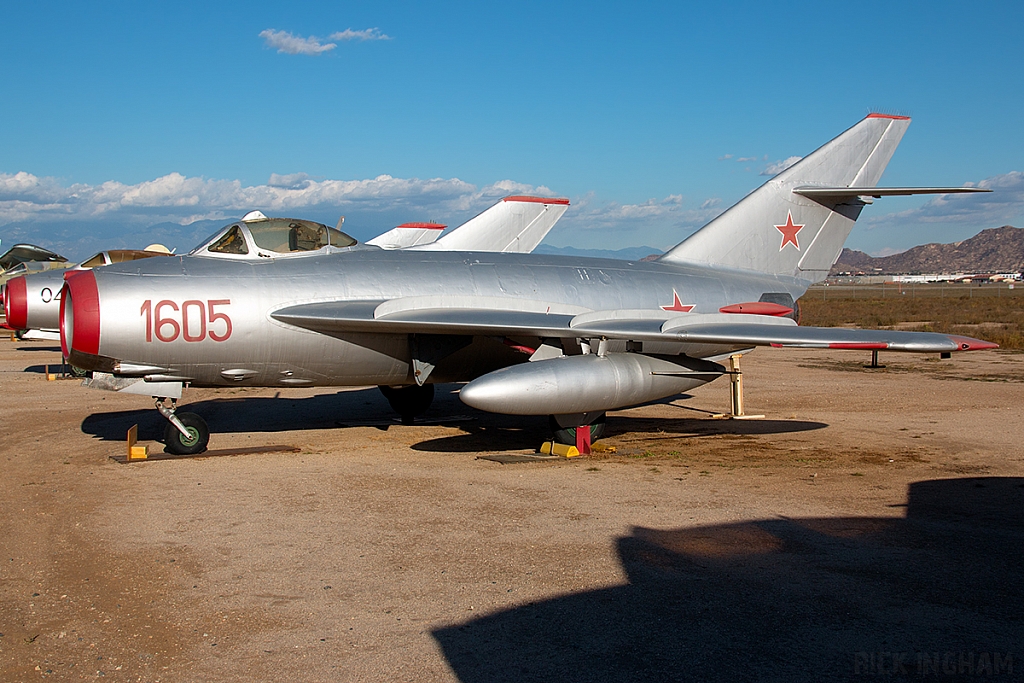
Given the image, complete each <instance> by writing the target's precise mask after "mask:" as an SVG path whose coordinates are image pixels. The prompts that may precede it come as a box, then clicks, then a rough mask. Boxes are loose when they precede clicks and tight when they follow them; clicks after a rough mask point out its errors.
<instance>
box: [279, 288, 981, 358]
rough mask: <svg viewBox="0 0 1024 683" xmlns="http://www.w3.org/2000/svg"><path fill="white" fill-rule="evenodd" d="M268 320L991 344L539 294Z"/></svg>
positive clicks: (437, 329) (904, 345) (328, 308)
mask: <svg viewBox="0 0 1024 683" xmlns="http://www.w3.org/2000/svg"><path fill="white" fill-rule="evenodd" d="M271 317H273V318H274V319H275V320H278V321H280V322H282V323H286V324H289V325H294V326H296V327H301V328H304V329H307V330H311V331H313V332H319V333H322V334H345V333H352V332H370V333H380V334H449V335H452V334H455V335H506V336H530V337H539V338H547V339H559V338H565V339H568V338H578V339H610V340H626V341H641V342H642V341H652V342H682V343H694V344H702V345H707V344H720V345H723V346H737V345H742V346H774V347H797V348H820V349H829V348H830V349H873V350H889V351H912V352H930V353H936V352H938V353H949V352H952V351H968V350H976V349H985V348H994V347H995V346H996V344H991V343H989V342H985V341H981V340H978V339H971V338H969V337H960V336H956V335H948V334H941V333H936V332H904V331H898V330H862V329H849V328H842V327H802V326H799V325H797V324H796V323H795V322H794V321H792V320H791V319H789V318H778V317H771V316H764V315H749V314H742V313H711V314H697V313H686V314H683V315H678V314H672V313H668V312H661V311H648V310H635V311H630V310H609V311H588V310H585V309H582V308H579V307H572V306H566V305H564V304H555V303H547V302H543V301H517V302H515V303H514V306H510V305H509V302H508V301H507V300H502V299H494V300H490V299H489V298H487V297H459V298H458V300H450V299H447V298H445V297H409V298H407V299H392V300H388V301H339V302H320V303H309V304H300V305H296V306H288V307H285V308H282V309H279V310H277V311H275V312H274V313H272V314H271Z"/></svg>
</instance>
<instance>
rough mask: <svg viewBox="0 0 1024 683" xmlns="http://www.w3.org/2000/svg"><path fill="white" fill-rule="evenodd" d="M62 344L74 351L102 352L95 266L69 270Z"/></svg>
mask: <svg viewBox="0 0 1024 683" xmlns="http://www.w3.org/2000/svg"><path fill="white" fill-rule="evenodd" d="M60 345H61V348H62V350H63V351H64V355H65V356H70V355H71V351H77V352H78V353H84V354H88V355H90V356H98V355H99V352H100V295H99V291H98V290H97V288H96V276H95V275H93V273H92V271H91V270H82V271H78V272H76V273H69V274H68V275H67V277H66V278H65V285H64V296H63V298H62V299H61V302H60Z"/></svg>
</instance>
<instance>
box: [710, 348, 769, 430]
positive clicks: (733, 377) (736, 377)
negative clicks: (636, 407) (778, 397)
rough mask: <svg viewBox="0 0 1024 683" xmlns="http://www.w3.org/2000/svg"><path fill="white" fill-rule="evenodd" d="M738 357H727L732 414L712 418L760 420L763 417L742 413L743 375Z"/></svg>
mask: <svg viewBox="0 0 1024 683" xmlns="http://www.w3.org/2000/svg"><path fill="white" fill-rule="evenodd" d="M740 356H741V354H738V353H737V354H734V355H732V356H729V389H730V401H729V402H730V404H731V405H730V406H729V407H730V409H731V411H732V412H730V413H728V414H726V413H718V414H716V415H712V417H718V418H723V417H724V418H728V419H730V420H760V419H763V418H764V415H747V414H745V413H744V412H743V373H742V372H740Z"/></svg>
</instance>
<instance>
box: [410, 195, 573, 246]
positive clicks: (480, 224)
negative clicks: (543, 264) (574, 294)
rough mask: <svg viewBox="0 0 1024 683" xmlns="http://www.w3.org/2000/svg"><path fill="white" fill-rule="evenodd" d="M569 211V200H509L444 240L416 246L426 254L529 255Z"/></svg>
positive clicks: (456, 229)
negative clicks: (438, 252) (500, 253)
mask: <svg viewBox="0 0 1024 683" xmlns="http://www.w3.org/2000/svg"><path fill="white" fill-rule="evenodd" d="M568 208H569V200H568V199H555V198H552V197H505V198H504V199H502V200H501V201H500V202H498V203H497V204H495V205H494V206H492V207H491V208H489V209H487V210H486V211H484V212H483V213H481V214H479V215H477V216H475V217H474V218H471V219H469V220H468V221H466V222H465V223H463V224H462V225H460V226H459V227H457V228H455V229H454V230H452V231H451V232H448V233H445V234H444V235H443V236H442V237H441V239H439V240H437V241H436V242H431V243H430V244H422V245H419V246H417V247H414V248H415V249H416V250H424V251H500V252H512V253H520V254H528V253H530V252H531V251H533V250H534V249H535V248H536V247H537V245H538V244H540V242H541V240H543V239H544V237H545V236H546V235H547V234H548V232H549V231H550V230H551V228H553V227H555V223H557V222H558V219H559V218H561V217H562V214H563V213H565V210H566V209H568Z"/></svg>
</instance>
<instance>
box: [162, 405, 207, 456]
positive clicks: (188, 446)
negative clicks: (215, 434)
mask: <svg viewBox="0 0 1024 683" xmlns="http://www.w3.org/2000/svg"><path fill="white" fill-rule="evenodd" d="M169 400H170V406H168V405H167V404H166V403H165V399H163V398H161V397H159V396H158V397H157V398H156V409H157V410H158V411H160V414H161V415H163V416H164V417H165V418H167V427H166V428H165V429H164V444H165V445H166V447H167V452H168V453H173V454H174V455H195V454H196V453H202V452H203V451H205V450H206V446H207V445H208V444H209V443H210V428H209V427H207V426H206V420H204V419H203V418H201V417H199V416H198V415H196V414H195V413H180V414H178V413H176V412H175V406H176V405H177V403H176V401H175V400H174V399H173V398H172V399H169Z"/></svg>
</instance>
